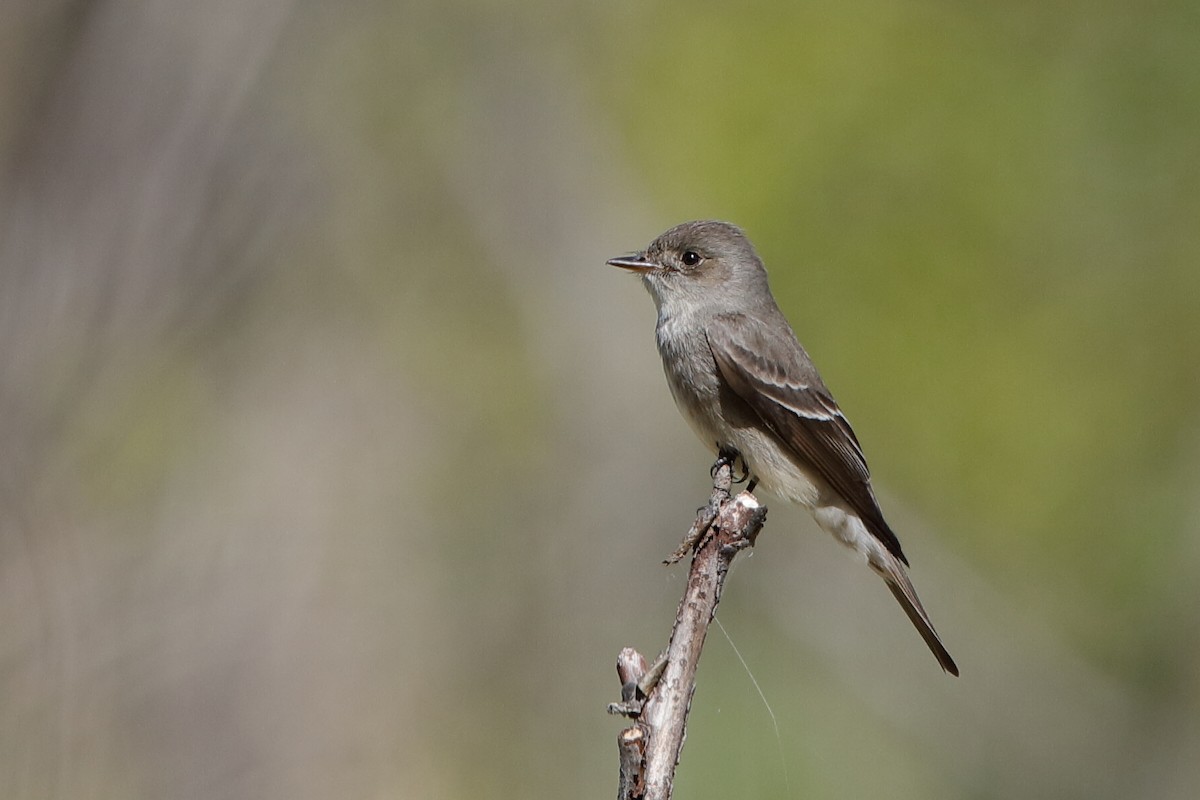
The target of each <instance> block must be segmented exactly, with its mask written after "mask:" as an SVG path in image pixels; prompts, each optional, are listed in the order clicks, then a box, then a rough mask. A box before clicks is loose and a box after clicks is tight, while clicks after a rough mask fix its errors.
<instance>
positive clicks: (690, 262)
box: [679, 250, 700, 267]
mask: <svg viewBox="0 0 1200 800" xmlns="http://www.w3.org/2000/svg"><path fill="white" fill-rule="evenodd" d="M679 260H680V261H682V262H683V265H684V266H685V267H694V266H696V265H697V264H699V263H700V254H699V253H697V252H695V251H693V250H685V251H684V253H683V256H682V257H681V258H680V259H679Z"/></svg>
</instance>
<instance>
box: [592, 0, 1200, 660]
mask: <svg viewBox="0 0 1200 800" xmlns="http://www.w3.org/2000/svg"><path fill="white" fill-rule="evenodd" d="M629 22H630V21H629V20H628V19H622V20H621V24H620V26H619V28H618V27H617V26H613V27H612V28H611V29H610V30H608V31H606V33H607V34H608V35H610V36H611V37H612V38H611V40H610V42H609V48H610V49H611V50H612V51H613V52H620V53H624V54H627V55H628V54H636V57H626V58H619V59H615V61H614V64H613V65H612V69H611V70H607V69H606V70H604V71H601V72H597V73H593V75H592V76H591V77H592V81H593V82H594V85H595V87H596V88H595V92H596V96H597V98H598V99H599V100H600V101H601V102H603V103H604V104H605V105H606V107H607V108H608V109H609V112H610V113H611V114H612V115H613V116H614V117H616V118H618V119H620V120H621V121H622V130H623V131H624V134H625V136H626V141H627V142H628V146H629V152H630V153H631V154H632V157H633V158H635V159H636V161H637V169H638V172H639V174H640V175H641V176H642V177H643V181H642V184H641V187H640V188H641V190H643V191H651V192H654V193H655V194H656V196H658V197H659V198H660V199H661V203H662V204H663V206H664V207H665V208H666V209H668V210H674V213H667V214H666V217H667V218H668V219H672V220H674V219H676V218H679V219H682V218H685V217H695V216H719V217H727V218H730V219H734V220H737V221H739V222H740V223H741V224H743V225H744V226H745V227H747V228H748V230H749V232H750V234H751V236H752V237H753V238H754V239H755V240H756V241H758V242H759V244H760V247H761V252H762V254H763V256H764V259H765V261H766V263H767V265H768V268H769V269H770V270H771V273H772V279H773V283H774V285H775V288H776V291H777V293H778V294H779V295H780V300H781V303H782V305H783V306H784V308H785V311H787V312H788V313H789V314H790V315H791V316H792V318H793V320H794V322H795V324H796V326H797V329H798V331H799V333H800V335H801V339H802V340H804V341H805V342H807V343H808V345H809V348H810V350H811V351H812V352H813V353H815V354H816V358H817V360H818V363H819V364H820V365H822V366H823V368H824V370H825V372H826V376H827V379H828V380H829V381H830V383H831V384H832V385H833V386H834V387H835V390H836V391H838V392H839V394H840V396H841V399H842V404H843V406H844V407H845V408H847V409H849V411H850V413H851V415H852V418H853V419H854V420H856V422H857V425H858V426H859V427H860V431H861V436H862V438H863V440H864V441H865V442H866V443H867V447H868V448H869V449H868V453H869V454H870V455H872V463H873V464H874V465H875V469H876V472H877V473H878V474H879V475H880V476H882V478H881V480H882V482H883V483H884V485H886V486H889V487H893V488H895V489H897V490H901V491H904V492H905V493H906V494H909V495H911V496H913V497H914V498H916V499H918V502H919V504H920V505H921V506H923V507H925V508H926V509H928V510H929V511H930V512H931V513H935V514H936V515H937V517H938V518H939V521H940V522H941V527H944V528H945V529H947V530H952V531H953V532H954V534H953V535H954V537H955V539H956V541H958V542H960V543H961V546H963V547H969V548H970V549H971V550H972V551H974V552H976V553H977V554H978V555H977V559H978V561H979V563H981V564H982V563H986V564H987V565H988V568H987V571H988V572H989V573H991V574H992V575H994V576H996V577H997V578H1000V577H1001V576H1004V577H1003V578H1002V580H1003V582H1004V583H1005V584H1006V585H1007V586H1008V587H1009V588H1010V589H1011V590H1014V591H1021V592H1026V593H1028V594H1029V597H1028V600H1027V602H1030V603H1031V604H1037V603H1038V600H1037V598H1038V596H1039V594H1040V593H1042V592H1043V591H1044V590H1043V589H1041V588H1039V587H1043V586H1046V585H1048V584H1053V583H1058V582H1063V581H1065V582H1068V583H1070V584H1074V585H1075V589H1074V590H1072V591H1069V592H1068V593H1067V594H1068V595H1070V596H1072V597H1076V598H1078V601H1079V602H1078V603H1054V604H1053V607H1052V608H1049V609H1046V608H1044V607H1043V611H1048V612H1049V613H1051V614H1055V615H1058V616H1059V619H1057V620H1056V624H1059V625H1064V626H1066V627H1067V628H1068V629H1071V630H1073V632H1074V633H1073V636H1074V638H1075V639H1076V640H1077V641H1078V642H1079V643H1080V644H1083V645H1085V646H1087V647H1088V649H1089V650H1091V651H1092V652H1093V653H1095V654H1096V655H1097V656H1101V657H1103V659H1104V660H1106V661H1108V662H1111V663H1112V664H1113V666H1114V667H1116V666H1117V664H1118V663H1121V664H1123V666H1121V667H1120V668H1121V669H1123V670H1134V671H1145V674H1146V676H1147V678H1148V679H1150V678H1151V677H1152V676H1154V675H1155V674H1156V672H1157V670H1156V668H1155V666H1154V665H1155V662H1157V661H1158V660H1160V659H1162V658H1165V657H1168V655H1167V654H1164V653H1161V652H1160V651H1159V650H1158V649H1157V648H1156V647H1155V644H1154V641H1155V640H1156V639H1157V636H1158V633H1157V630H1156V626H1155V625H1154V624H1153V620H1154V619H1155V618H1156V617H1158V616H1159V615H1161V614H1162V613H1163V610H1164V609H1163V608H1162V605H1161V604H1162V603H1164V602H1173V600H1174V598H1169V597H1165V596H1163V595H1162V593H1161V592H1160V591H1159V590H1158V589H1157V585H1158V584H1159V582H1160V579H1161V576H1162V574H1163V573H1164V570H1167V569H1169V567H1170V565H1171V563H1172V562H1173V561H1174V559H1175V555H1174V554H1175V553H1176V552H1177V549H1178V548H1179V547H1180V546H1182V542H1183V540H1184V539H1185V538H1186V537H1189V536H1190V535H1191V534H1192V533H1193V529H1194V524H1195V520H1194V518H1193V516H1192V515H1193V512H1192V510H1191V509H1190V507H1189V502H1188V501H1189V499H1190V498H1191V496H1192V495H1193V494H1194V484H1195V472H1194V466H1195V464H1194V462H1195V436H1196V426H1197V418H1196V412H1197V408H1200V383H1198V381H1197V378H1198V377H1200V375H1198V370H1197V369H1196V366H1195V365H1196V364H1200V325H1197V324H1196V320H1197V319H1200V291H1198V289H1200V272H1198V270H1197V268H1196V266H1197V260H1198V257H1200V232H1198V231H1200V228H1197V226H1196V224H1195V220H1197V219H1200V180H1197V179H1198V178H1200V175H1198V174H1197V171H1198V169H1200V166H1198V162H1197V160H1196V158H1195V142H1196V134H1197V131H1200V69H1197V67H1198V58H1197V55H1196V50H1195V48H1194V46H1193V45H1194V42H1195V40H1196V36H1197V35H1198V34H1200V15H1198V14H1197V13H1196V9H1195V7H1194V6H1193V5H1191V4H1186V3H1176V4H1170V3H1167V4H1161V5H1158V4H1156V6H1155V8H1154V9H1153V11H1151V10H1149V9H1145V8H1140V7H1138V8H1134V7H1130V6H1128V5H1127V4H1120V3H1107V4H1101V5H1099V6H1096V5H1092V6H1088V7H1087V8H1086V10H1085V9H1084V8H1083V7H1081V6H1078V5H1075V4H1050V5H1048V6H1047V5H1044V4H1042V5H1039V4H1030V3H1020V4H1015V5H1014V4H1005V5H1003V6H986V7H985V6H964V5H962V4H957V3H938V2H932V3H929V2H927V3H904V4H896V3H886V2H853V3H848V4H839V5H836V6H816V5H809V4H793V5H787V4H784V5H780V4H777V3H751V4H749V5H747V6H745V7H743V8H741V9H739V12H738V13H737V14H730V13H729V10H728V8H726V7H724V6H720V5H718V4H702V5H700V6H697V7H689V9H688V10H687V12H686V13H681V11H680V9H679V8H678V7H676V6H675V5H672V4H660V5H657V6H654V7H653V8H652V9H651V10H648V11H647V12H645V15H644V19H641V20H638V21H637V22H636V24H629ZM889 437H891V438H890V439H889ZM1100 543H1102V544H1100ZM1096 584H1100V585H1103V586H1106V587H1107V591H1106V592H1104V593H1103V594H1102V595H1097V594H1096V593H1095V592H1094V591H1093V590H1092V589H1091V587H1093V586H1095V585H1096ZM1114 623H1116V624H1114Z"/></svg>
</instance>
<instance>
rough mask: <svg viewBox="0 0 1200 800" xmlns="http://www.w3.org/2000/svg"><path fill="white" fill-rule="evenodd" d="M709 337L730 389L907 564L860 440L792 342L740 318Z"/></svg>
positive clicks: (727, 319) (719, 321)
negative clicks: (878, 498)
mask: <svg viewBox="0 0 1200 800" xmlns="http://www.w3.org/2000/svg"><path fill="white" fill-rule="evenodd" d="M789 333H790V331H789ZM707 335H708V345H709V348H710V349H711V350H712V354H713V358H714V359H716V362H717V368H718V369H719V370H720V371H721V376H722V377H723V378H724V379H725V381H726V382H727V383H728V384H729V386H730V387H731V388H732V389H733V390H734V391H735V392H736V393H737V394H738V396H740V397H741V398H742V399H743V400H744V401H746V403H747V404H748V405H749V406H750V408H751V409H753V410H754V412H755V413H756V414H757V415H758V416H759V418H760V419H762V421H763V423H764V424H765V425H766V426H767V428H769V429H770V430H771V432H772V433H774V434H775V435H776V436H778V437H779V439H780V441H781V442H782V443H783V444H784V446H786V447H787V448H788V449H790V450H791V451H792V452H793V453H794V454H795V455H797V456H798V457H799V458H800V459H801V460H802V461H803V462H804V463H805V464H808V465H809V466H811V468H812V469H813V470H815V471H816V473H817V474H818V475H819V476H820V477H821V478H822V479H824V481H825V482H826V483H828V484H829V485H830V486H831V487H832V488H833V490H834V491H836V492H837V493H838V494H839V495H841V497H842V498H843V499H844V500H845V501H846V502H847V503H848V504H849V505H850V507H851V508H852V509H853V510H854V512H855V513H857V514H858V516H859V518H860V519H862V521H863V523H864V524H865V525H866V526H867V529H868V530H869V531H870V532H871V534H872V535H874V536H875V538H877V539H879V541H880V542H882V543H883V545H884V547H886V548H887V549H888V551H889V552H891V554H892V555H894V556H895V557H896V558H898V559H900V560H901V561H902V562H904V563H905V564H908V559H906V558H905V557H904V553H903V551H902V550H901V549H900V541H899V539H897V538H896V534H894V533H892V529H891V528H890V527H889V526H888V524H887V522H886V521H885V520H884V518H883V512H882V511H881V510H880V508H879V503H878V501H876V499H875V493H874V492H873V491H872V490H871V475H870V472H869V471H868V470H867V461H866V458H865V457H864V456H863V452H862V448H861V447H860V446H859V444H858V438H857V437H855V435H854V431H853V429H851V427H850V423H849V422H848V421H847V420H846V417H845V416H843V415H842V412H841V410H840V409H839V408H838V407H837V403H835V402H834V400H833V397H832V396H831V395H830V394H829V390H828V389H826V388H825V384H824V383H823V382H822V381H821V378H820V376H819V375H818V374H817V371H816V368H815V367H813V365H812V362H811V361H810V360H809V358H808V355H807V354H806V353H805V352H804V350H803V349H802V348H801V347H800V344H799V342H797V341H796V340H795V337H794V336H790V335H788V334H779V333H774V332H773V331H772V329H771V328H769V327H768V326H766V325H762V324H759V323H756V322H752V321H751V320H749V319H748V318H747V317H745V316H744V315H742V314H729V315H722V316H719V317H717V318H716V320H715V321H714V323H713V324H710V325H709V326H708V330H707ZM784 336H787V338H786V339H785V338H784Z"/></svg>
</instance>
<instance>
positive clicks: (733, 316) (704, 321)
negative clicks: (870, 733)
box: [608, 220, 958, 675]
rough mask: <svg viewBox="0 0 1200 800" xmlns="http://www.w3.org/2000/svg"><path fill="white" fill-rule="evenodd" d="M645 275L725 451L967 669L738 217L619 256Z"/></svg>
mask: <svg viewBox="0 0 1200 800" xmlns="http://www.w3.org/2000/svg"><path fill="white" fill-rule="evenodd" d="M608 263H609V264H611V265H612V266H615V267H622V268H623V269H627V270H631V271H633V272H636V273H638V274H640V275H641V277H642V282H643V283H644V284H645V286H646V289H647V290H648V291H649V292H650V295H651V296H652V297H653V298H654V304H655V306H657V308H658V326H657V329H656V333H657V339H658V351H659V354H660V355H661V356H662V361H663V369H664V371H665V372H666V375H667V384H668V385H669V386H670V387H671V394H672V395H673V396H674V398H675V403H676V405H677V406H679V410H680V412H681V413H682V414H683V416H684V418H685V419H687V421H688V422H689V423H690V424H691V426H692V429H693V430H695V432H696V435H697V436H699V437H700V439H701V441H703V442H704V444H705V445H706V446H708V447H709V448H711V449H712V450H713V451H714V452H717V453H722V452H728V451H731V450H732V451H734V452H736V453H737V454H738V455H739V456H740V457H741V459H742V460H743V462H744V463H745V466H746V471H747V473H748V474H749V476H750V480H751V482H752V485H753V483H755V482H759V483H761V484H762V485H763V486H765V487H766V488H767V489H768V490H770V491H771V492H773V493H774V494H776V495H779V496H780V497H782V498H784V499H786V500H790V501H792V502H794V503H798V504H799V505H801V506H803V507H804V508H807V509H808V510H809V511H810V512H811V513H812V515H813V517H814V518H815V519H816V521H817V524H818V525H820V526H821V528H823V529H824V530H826V531H828V532H829V533H831V534H833V536H834V538H836V539H837V540H838V541H840V542H841V543H842V544H844V545H846V546H847V547H849V548H851V549H852V550H853V551H854V552H856V553H857V554H858V555H859V556H861V557H862V558H863V559H864V560H865V561H866V562H867V564H868V565H869V566H870V567H871V569H873V570H874V571H875V572H876V574H878V575H879V576H880V577H881V578H883V580H884V581H885V582H886V583H887V586H888V588H889V589H891V590H892V594H893V595H895V597H896V599H897V600H898V601H899V602H900V605H901V606H902V607H903V608H904V611H905V613H906V614H908V618H909V619H910V620H912V623H913V625H915V626H916V628H917V630H918V631H919V632H920V634H921V637H922V638H923V639H924V640H925V643H926V644H927V645H929V649H930V650H932V651H933V654H934V656H936V657H937V660H938V663H939V664H941V665H942V669H944V670H946V672H949V673H950V674H951V675H958V666H957V665H956V664H955V663H954V659H952V658H951V657H950V654H949V653H948V652H946V648H945V647H944V646H943V645H942V640H941V639H940V638H939V637H938V634H937V631H935V630H934V628H933V623H931V622H930V621H929V615H928V614H926V613H925V609H924V607H923V606H922V605H921V601H920V600H919V599H918V598H917V593H916V591H915V590H914V589H913V585H912V582H911V581H909V579H908V570H907V566H908V559H907V558H905V557H904V551H903V550H901V549H900V540H899V539H897V538H896V534H895V533H893V532H892V529H891V528H890V527H889V526H888V524H887V522H886V521H885V520H884V518H883V512H882V511H881V510H880V508H879V502H878V501H877V500H876V499H875V492H874V491H873V490H872V489H871V476H870V472H869V471H868V470H867V461H866V458H864V456H863V452H862V448H861V447H860V446H859V443H858V439H857V438H856V437H855V435H854V431H853V430H852V429H851V427H850V423H849V422H848V421H847V420H846V417H845V415H843V414H842V411H841V409H839V408H838V405H837V403H836V402H834V399H833V395H832V394H830V392H829V389H827V388H826V386H825V383H824V381H822V380H821V376H820V375H819V374H818V373H817V368H816V367H815V366H813V363H812V360H811V359H810V358H809V357H808V353H806V352H805V351H804V348H803V347H801V345H800V342H799V341H798V340H797V339H796V334H795V333H794V332H793V331H792V327H791V325H789V324H788V321H787V319H786V318H785V317H784V316H783V312H782V311H780V310H779V306H778V305H777V304H776V303H775V298H774V296H772V294H771V289H770V287H769V286H768V284H767V271H766V269H765V268H764V267H763V263H762V260H761V259H760V258H759V257H758V253H756V252H755V250H754V246H753V245H752V244H750V240H749V239H747V238H746V235H745V234H744V233H742V231H741V229H740V228H738V227H737V226H735V225H731V224H729V223H728V222H717V221H712V220H706V221H698V222H685V223H683V224H682V225H677V226H675V227H674V228H671V229H670V230H669V231H667V232H666V233H664V234H662V235H661V236H659V237H658V238H657V239H655V240H654V241H653V242H651V243H650V246H649V247H648V248H646V250H645V251H643V252H641V253H637V254H635V255H632V256H625V257H621V258H614V259H611V260H610V261H609V262H608Z"/></svg>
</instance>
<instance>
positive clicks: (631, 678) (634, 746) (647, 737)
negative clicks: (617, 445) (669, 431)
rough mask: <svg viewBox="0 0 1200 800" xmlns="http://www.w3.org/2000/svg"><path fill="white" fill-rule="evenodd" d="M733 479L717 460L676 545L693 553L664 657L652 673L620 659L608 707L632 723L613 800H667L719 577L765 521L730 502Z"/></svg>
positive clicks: (634, 658)
mask: <svg viewBox="0 0 1200 800" xmlns="http://www.w3.org/2000/svg"><path fill="white" fill-rule="evenodd" d="M732 480H733V475H732V465H731V460H730V459H727V458H721V459H718V461H717V463H716V465H715V466H714V467H713V492H712V497H711V498H710V499H709V503H708V505H706V506H704V507H703V508H701V509H700V511H699V513H698V514H697V516H696V521H695V523H694V524H693V525H692V527H691V530H689V532H688V536H687V538H685V539H684V543H683V544H682V545H680V550H681V551H682V552H684V553H686V550H687V548H689V547H693V548H695V552H694V554H693V556H692V565H691V569H690V570H689V572H688V581H687V588H686V589H685V590H684V594H683V599H682V600H681V601H680V603H679V610H678V612H677V613H676V615H675V625H674V627H673V628H672V630H671V640H670V643H669V644H668V645H667V649H666V652H665V653H664V654H663V655H662V656H660V657H659V659H658V660H657V661H656V662H655V664H654V665H653V666H650V667H647V666H646V662H645V659H644V658H642V657H641V655H640V654H638V653H637V652H636V651H634V650H632V649H630V648H626V649H625V650H623V651H622V652H621V656H620V657H619V658H618V665H617V671H618V675H619V676H620V679H621V682H622V697H621V700H622V702H621V703H617V704H613V705H611V706H609V711H610V712H612V713H619V714H624V715H626V716H629V717H631V718H632V719H633V720H634V721H635V723H634V724H633V725H631V726H630V727H628V728H626V729H625V730H623V731H622V732H621V734H620V736H619V737H618V744H619V748H620V756H621V763H620V767H621V772H620V789H619V793H618V795H617V797H618V800H667V799H668V798H670V797H671V792H672V790H673V788H674V780H675V766H676V764H678V763H679V753H680V751H681V750H682V748H683V741H684V738H685V737H686V732H687V715H688V711H689V709H690V708H691V702H692V694H693V692H695V689H696V669H697V667H698V665H699V663H700V652H701V650H702V649H703V648H704V639H705V637H706V636H707V634H708V626H709V624H710V623H711V622H712V619H713V616H714V615H715V614H716V610H717V604H718V603H719V602H720V601H721V590H722V588H723V586H724V583H725V575H726V574H727V573H728V571H729V565H730V564H731V563H733V559H734V557H735V556H736V555H737V554H738V552H740V551H741V550H742V549H744V548H746V547H750V546H752V545H753V544H754V540H755V538H756V537H757V536H758V532H759V531H760V530H761V529H762V526H763V522H764V521H765V520H766V516H767V509H766V508H765V507H763V506H760V505H759V504H758V501H757V500H756V499H755V498H754V496H753V495H751V494H750V493H749V492H742V493H741V494H739V495H738V496H737V497H735V498H731V497H730V494H729V492H730V486H731V485H732ZM679 555H682V553H681V552H680V551H676V554H675V556H679ZM673 557H674V556H673ZM669 560H670V559H669Z"/></svg>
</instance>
